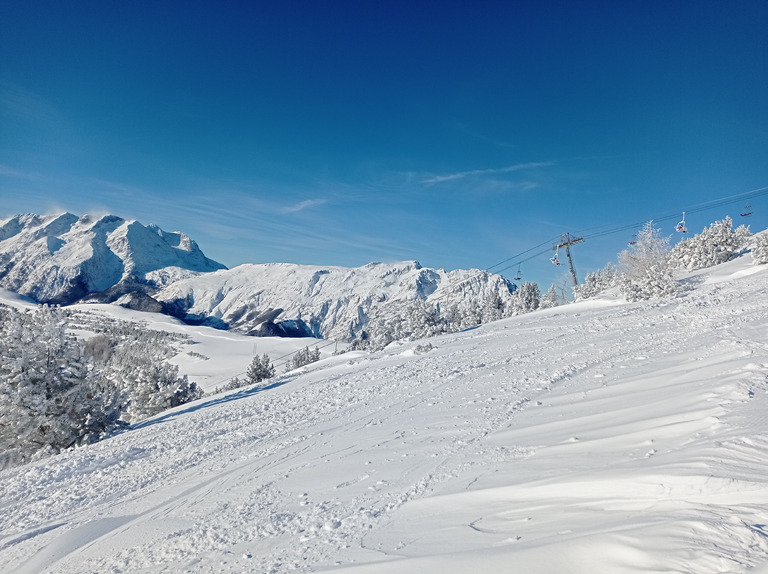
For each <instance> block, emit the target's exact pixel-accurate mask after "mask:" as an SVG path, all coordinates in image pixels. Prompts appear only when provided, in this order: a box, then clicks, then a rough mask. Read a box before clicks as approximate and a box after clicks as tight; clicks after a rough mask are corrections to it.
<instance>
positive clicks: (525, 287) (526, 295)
mask: <svg viewBox="0 0 768 574" xmlns="http://www.w3.org/2000/svg"><path fill="white" fill-rule="evenodd" d="M540 300H541V291H540V290H539V286H538V285H537V284H536V283H535V282H530V283H523V284H522V285H520V288H519V289H518V290H517V291H515V293H514V295H513V297H512V305H513V306H512V309H513V314H515V315H520V314H523V313H530V312H531V311H535V310H536V309H538V308H539V302H540Z"/></svg>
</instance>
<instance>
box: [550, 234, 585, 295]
mask: <svg viewBox="0 0 768 574" xmlns="http://www.w3.org/2000/svg"><path fill="white" fill-rule="evenodd" d="M583 241H584V238H583V237H571V234H570V233H564V234H563V235H561V236H560V243H558V244H557V245H556V246H555V247H554V248H553V249H554V251H555V252H557V250H558V249H560V248H561V247H565V255H566V257H568V268H569V269H570V270H571V279H573V286H574V288H575V287H578V285H579V281H578V279H576V271H575V270H574V268H573V259H572V258H571V249H570V247H571V245H576V244H577V243H582V242H583Z"/></svg>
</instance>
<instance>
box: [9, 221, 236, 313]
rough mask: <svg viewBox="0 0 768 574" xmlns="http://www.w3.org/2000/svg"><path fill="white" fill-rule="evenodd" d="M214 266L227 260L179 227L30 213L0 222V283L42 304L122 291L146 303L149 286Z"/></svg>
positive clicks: (101, 297) (113, 297) (115, 296)
mask: <svg viewBox="0 0 768 574" xmlns="http://www.w3.org/2000/svg"><path fill="white" fill-rule="evenodd" d="M217 269H224V266H223V265H222V264H220V263H217V262H215V261H212V260H211V259H208V258H207V257H206V256H205V255H203V252H202V251H200V249H199V248H198V246H197V244H196V243H195V242H194V241H192V240H191V239H190V238H189V237H188V236H186V235H185V234H184V233H180V232H174V233H168V232H166V231H163V230H162V229H160V228H159V227H157V226H155V225H148V226H144V225H142V224H141V223H139V222H138V221H127V220H125V219H122V218H120V217H116V216H114V215H105V216H103V217H92V216H89V215H84V216H82V217H78V216H76V215H73V214H71V213H62V214H58V215H45V216H40V215H35V214H31V213H30V214H24V215H17V216H14V217H11V218H9V219H3V220H0V286H2V287H5V288H7V289H10V290H12V291H15V292H17V293H21V294H22V295H26V296H28V297H31V298H33V299H34V300H36V301H38V302H41V303H57V304H64V305H66V304H70V303H73V302H75V301H79V300H82V299H84V298H86V297H89V296H90V297H91V298H93V299H96V300H101V301H107V302H111V301H114V300H116V299H118V298H119V297H121V296H126V297H127V298H129V299H131V300H132V304H133V305H134V306H139V307H140V306H142V304H143V305H145V306H146V305H147V302H149V303H152V301H151V299H149V298H148V297H146V293H147V292H148V291H152V290H154V289H157V288H159V287H162V286H164V285H166V284H168V283H170V282H172V281H176V280H178V279H180V278H182V277H191V276H196V275H199V274H201V273H206V272H211V271H216V270H217ZM150 308H151V309H152V310H159V305H157V304H156V303H154V304H153V305H150Z"/></svg>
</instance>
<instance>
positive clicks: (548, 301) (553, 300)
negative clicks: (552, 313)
mask: <svg viewBox="0 0 768 574" xmlns="http://www.w3.org/2000/svg"><path fill="white" fill-rule="evenodd" d="M559 304H560V301H559V300H558V296H557V287H555V284H554V283H553V284H552V285H551V286H550V287H549V291H547V292H546V293H545V294H544V295H542V296H541V300H540V301H539V309H550V308H552V307H557V306H558V305H559Z"/></svg>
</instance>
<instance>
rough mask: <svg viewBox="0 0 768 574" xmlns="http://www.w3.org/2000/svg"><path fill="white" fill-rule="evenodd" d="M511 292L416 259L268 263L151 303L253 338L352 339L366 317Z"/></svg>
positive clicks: (198, 282) (487, 279) (165, 293)
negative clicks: (330, 263)
mask: <svg viewBox="0 0 768 574" xmlns="http://www.w3.org/2000/svg"><path fill="white" fill-rule="evenodd" d="M514 289H515V286H514V285H511V284H509V283H508V282H507V281H506V280H505V279H504V278H503V277H501V276H500V275H494V274H490V273H486V272H483V271H478V270H456V271H450V272H446V271H444V270H442V269H437V270H436V269H428V268H423V267H421V266H420V265H419V264H418V263H417V262H415V261H406V262H401V263H369V264H368V265H365V266H363V267H356V268H348V267H318V266H313V265H293V264H287V263H268V264H262V265H240V266H238V267H235V268H233V269H231V270H225V271H218V272H216V273H211V274H207V275H204V276H199V277H193V278H190V279H182V280H179V281H176V282H174V283H173V284H171V285H169V286H167V287H165V288H164V289H162V290H161V291H159V292H158V293H156V294H155V295H154V297H155V298H156V299H157V300H158V301H160V302H161V303H163V304H164V305H165V307H166V309H169V310H172V313H173V314H174V315H176V316H177V317H180V318H182V319H185V320H186V321H191V322H199V323H205V324H209V325H211V326H219V327H225V328H232V329H236V330H238V331H241V332H244V333H248V334H254V335H273V334H279V335H300V336H308V335H310V336H315V337H324V338H335V339H339V340H352V339H355V338H357V337H358V336H359V335H360V334H361V332H362V331H363V330H364V329H365V327H366V326H367V325H368V323H369V322H370V320H371V318H372V317H374V316H376V317H377V318H380V317H381V316H386V314H388V313H390V314H391V313H402V312H403V309H404V307H405V305H406V304H407V303H409V302H413V301H425V302H427V303H432V304H439V305H440V306H441V307H443V308H449V307H450V306H451V305H454V304H458V305H461V304H462V303H467V302H469V301H473V302H475V304H476V302H477V301H480V300H484V299H486V298H488V297H489V296H490V295H491V293H495V294H497V295H498V296H499V297H500V298H501V299H502V300H503V301H507V300H508V298H509V297H511V296H512V293H513V292H514Z"/></svg>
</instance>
